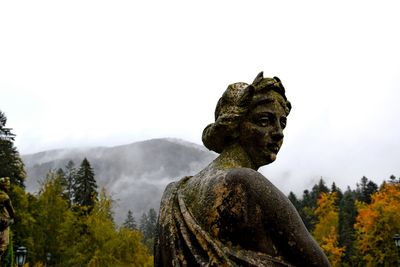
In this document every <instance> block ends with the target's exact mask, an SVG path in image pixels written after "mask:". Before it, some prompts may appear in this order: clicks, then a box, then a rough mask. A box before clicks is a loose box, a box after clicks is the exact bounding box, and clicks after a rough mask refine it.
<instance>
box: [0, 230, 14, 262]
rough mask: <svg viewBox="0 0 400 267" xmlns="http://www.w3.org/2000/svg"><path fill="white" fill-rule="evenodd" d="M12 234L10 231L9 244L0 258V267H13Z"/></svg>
mask: <svg viewBox="0 0 400 267" xmlns="http://www.w3.org/2000/svg"><path fill="white" fill-rule="evenodd" d="M12 237H13V234H12V231H10V243H9V244H8V248H7V251H6V252H5V254H4V255H3V256H2V258H1V262H0V267H13V266H14V249H13V246H14V242H13V238H12Z"/></svg>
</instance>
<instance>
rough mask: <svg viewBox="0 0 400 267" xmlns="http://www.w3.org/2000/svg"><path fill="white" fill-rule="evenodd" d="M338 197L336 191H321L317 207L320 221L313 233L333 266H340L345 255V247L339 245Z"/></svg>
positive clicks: (316, 211) (316, 213) (316, 210)
mask: <svg viewBox="0 0 400 267" xmlns="http://www.w3.org/2000/svg"><path fill="white" fill-rule="evenodd" d="M336 198H337V194H336V192H333V193H321V195H320V197H319V199H318V203H317V204H318V205H317V208H316V209H315V215H316V216H317V219H318V223H317V224H316V225H315V229H314V231H313V233H312V234H313V236H314V238H315V240H316V241H317V242H318V243H319V245H320V246H321V248H322V249H323V250H324V252H325V253H326V255H327V256H328V259H329V261H330V262H331V264H332V266H340V263H341V258H342V257H343V255H344V248H343V247H339V242H338V225H339V213H338V207H336V206H335V203H336Z"/></svg>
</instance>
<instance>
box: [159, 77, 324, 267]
mask: <svg viewBox="0 0 400 267" xmlns="http://www.w3.org/2000/svg"><path fill="white" fill-rule="evenodd" d="M290 109H291V104H290V102H289V101H288V100H287V99H286V96H285V89H284V87H283V85H282V83H281V81H280V80H279V79H278V78H277V77H274V78H264V77H263V74H262V72H261V73H260V74H259V75H258V76H257V77H256V79H255V80H254V82H253V83H252V84H250V85H248V84H246V83H235V84H231V85H229V87H228V89H227V90H226V91H225V92H224V94H223V95H222V97H221V98H220V99H219V101H218V104H217V107H216V110H215V122H214V123H212V124H210V125H208V126H207V127H206V128H205V129H204V131H203V142H204V145H205V146H206V147H207V148H209V149H211V150H213V151H215V152H217V153H220V155H219V157H217V158H216V159H215V160H214V161H213V162H212V163H210V164H209V165H208V166H207V167H206V168H205V169H203V170H202V171H200V172H199V173H198V174H196V175H194V176H192V177H185V178H182V179H181V180H180V181H178V182H174V183H171V184H169V185H168V186H167V188H166V189H165V192H164V194H163V197H162V200H161V207H160V213H159V220H158V225H157V233H156V240H155V266H158V267H160V266H163V267H168V266H174V267H175V266H254V267H255V266H257V267H260V266H261V267H262V266H318V267H324V266H330V264H329V261H328V259H327V257H326V256H325V254H324V253H323V252H322V250H321V248H320V247H319V246H318V244H317V243H316V242H315V240H314V239H313V238H312V236H311V235H310V233H309V232H308V231H307V229H306V227H305V226H304V224H303V222H302V220H301V218H300V216H299V215H298V213H297V211H296V209H295V208H294V206H293V205H292V204H291V203H290V201H289V200H288V198H287V197H286V196H285V195H284V194H283V193H282V192H281V191H279V189H277V188H276V187H275V186H274V185H273V184H272V183H271V182H270V181H269V180H268V179H266V178H265V177H264V176H263V175H262V174H260V173H259V172H257V169H258V168H259V167H261V166H263V165H266V164H269V163H271V162H273V161H274V160H275V159H276V155H277V153H278V151H279V149H280V147H281V145H282V141H283V129H284V128H285V126H286V118H287V116H288V114H289V112H290Z"/></svg>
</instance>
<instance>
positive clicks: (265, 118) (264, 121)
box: [257, 115, 271, 127]
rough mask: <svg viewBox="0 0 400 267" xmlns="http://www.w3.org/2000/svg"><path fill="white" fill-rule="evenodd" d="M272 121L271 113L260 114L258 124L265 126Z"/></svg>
mask: <svg viewBox="0 0 400 267" xmlns="http://www.w3.org/2000/svg"><path fill="white" fill-rule="evenodd" d="M270 123H271V116H270V115H263V116H260V117H259V118H258V120H257V124H258V125H259V126H262V127H265V126H268V125H269V124H270Z"/></svg>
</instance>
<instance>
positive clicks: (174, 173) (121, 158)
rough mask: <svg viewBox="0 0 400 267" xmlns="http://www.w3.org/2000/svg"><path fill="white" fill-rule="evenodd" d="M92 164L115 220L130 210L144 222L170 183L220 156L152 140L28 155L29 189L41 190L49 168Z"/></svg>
mask: <svg viewBox="0 0 400 267" xmlns="http://www.w3.org/2000/svg"><path fill="white" fill-rule="evenodd" d="M85 157H86V158H87V159H88V160H89V162H90V163H91V165H92V167H93V169H94V172H95V175H96V180H97V184H98V186H99V187H103V186H104V187H105V188H106V189H107V191H108V192H109V193H110V194H111V196H112V197H113V199H114V200H116V206H115V209H114V210H115V218H116V221H117V222H121V221H122V220H123V219H124V218H125V216H126V213H127V211H128V210H129V209H131V210H132V212H133V213H134V215H135V217H136V221H139V219H140V215H141V214H142V213H143V212H146V211H147V210H148V209H149V208H156V209H158V207H159V202H160V199H161V195H162V192H163V191H164V188H165V186H166V185H167V184H168V183H170V182H171V181H174V180H178V179H180V178H181V177H183V176H187V175H193V174H195V173H197V172H198V171H199V170H200V169H202V168H203V167H205V166H206V165H207V164H208V163H210V162H211V161H212V160H213V159H214V158H215V157H216V154H215V153H213V152H210V151H208V150H207V149H206V148H204V147H203V146H199V145H196V144H192V143H189V142H186V141H182V140H176V139H152V140H147V141H143V142H136V143H132V144H128V145H122V146H115V147H95V148H77V149H60V150H51V151H44V152H40V153H36V154H30V155H23V156H22V160H23V161H24V163H25V168H26V171H27V181H26V187H27V190H28V191H30V192H36V191H38V189H39V187H40V181H42V180H43V179H44V177H45V175H46V173H47V172H48V170H49V169H58V168H65V165H66V164H67V162H68V161H69V160H73V161H74V163H75V165H76V166H75V167H76V168H78V167H79V165H80V163H81V161H82V160H83V158H85Z"/></svg>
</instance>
